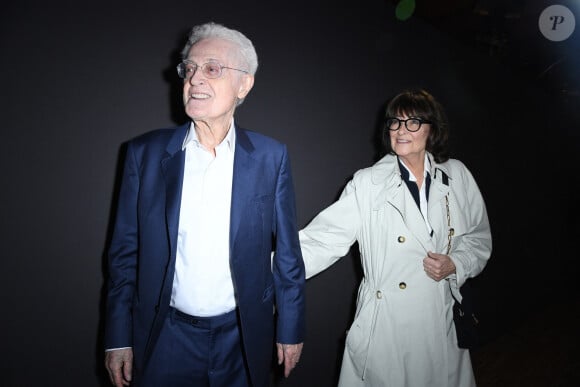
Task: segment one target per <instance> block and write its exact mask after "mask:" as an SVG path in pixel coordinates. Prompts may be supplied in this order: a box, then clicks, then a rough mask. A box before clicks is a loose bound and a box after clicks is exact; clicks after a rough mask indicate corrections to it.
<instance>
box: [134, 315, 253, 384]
mask: <svg viewBox="0 0 580 387" xmlns="http://www.w3.org/2000/svg"><path fill="white" fill-rule="evenodd" d="M139 385H140V386H142V387H165V386H167V387H248V386H249V385H250V382H249V377H248V372H247V367H246V365H245V362H244V356H243V349H242V345H241V339H240V328H239V324H238V318H237V313H236V311H235V310H234V311H232V312H229V313H226V314H224V315H221V316H216V317H194V316H190V315H187V314H185V313H182V312H180V311H177V310H175V309H171V311H170V313H169V315H168V316H167V318H166V320H165V323H164V325H163V328H162V329H161V333H160V335H159V339H158V341H157V344H156V346H155V348H154V350H153V353H152V354H151V358H150V360H149V362H148V366H147V368H146V369H145V372H144V374H143V378H142V380H141V383H139Z"/></svg>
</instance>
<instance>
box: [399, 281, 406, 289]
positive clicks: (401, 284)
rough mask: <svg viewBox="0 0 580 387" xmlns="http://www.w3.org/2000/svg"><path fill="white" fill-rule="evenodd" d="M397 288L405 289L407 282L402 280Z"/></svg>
mask: <svg viewBox="0 0 580 387" xmlns="http://www.w3.org/2000/svg"><path fill="white" fill-rule="evenodd" d="M399 289H401V290H405V289H407V284H406V283H404V282H400V283H399Z"/></svg>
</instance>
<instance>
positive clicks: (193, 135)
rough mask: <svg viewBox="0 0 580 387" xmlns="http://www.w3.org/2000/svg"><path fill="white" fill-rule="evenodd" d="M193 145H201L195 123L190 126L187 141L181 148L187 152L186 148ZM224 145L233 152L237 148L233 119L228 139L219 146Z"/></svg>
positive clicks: (186, 136)
mask: <svg viewBox="0 0 580 387" xmlns="http://www.w3.org/2000/svg"><path fill="white" fill-rule="evenodd" d="M191 143H195V144H196V145H197V146H200V145H201V144H200V143H199V139H198V138H197V132H196V131H195V126H194V123H193V121H192V122H191V124H190V125H189V130H188V131H187V134H186V135H185V139H184V140H183V145H182V146H181V150H185V148H187V146H188V145H190V144H191ZM222 144H223V145H226V146H227V148H228V149H229V150H230V151H232V152H233V150H234V148H235V144H236V126H235V125H234V120H233V119H232V123H231V124H230V128H229V130H228V133H227V134H226V137H225V138H224V139H223V141H222V142H221V143H220V144H219V145H218V146H222Z"/></svg>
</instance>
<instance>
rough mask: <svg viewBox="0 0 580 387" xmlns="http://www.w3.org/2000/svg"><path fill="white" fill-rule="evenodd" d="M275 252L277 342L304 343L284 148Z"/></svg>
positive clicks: (300, 271) (299, 266) (300, 276)
mask: <svg viewBox="0 0 580 387" xmlns="http://www.w3.org/2000/svg"><path fill="white" fill-rule="evenodd" d="M275 223H276V224H275V227H276V234H275V235H276V237H275V238H276V250H275V252H274V255H273V257H272V274H273V276H274V286H275V288H276V310H277V312H278V321H277V338H276V341H277V342H278V343H283V344H297V343H301V342H303V341H304V335H305V330H306V329H305V325H306V317H305V300H304V297H305V296H304V285H305V278H304V262H303V260H302V254H301V252H300V244H299V242H298V226H297V223H296V204H295V197H294V185H293V182H292V173H291V168H290V161H289V159H288V153H287V150H286V147H284V151H283V155H282V161H281V164H280V169H279V171H278V177H277V181H276V193H275Z"/></svg>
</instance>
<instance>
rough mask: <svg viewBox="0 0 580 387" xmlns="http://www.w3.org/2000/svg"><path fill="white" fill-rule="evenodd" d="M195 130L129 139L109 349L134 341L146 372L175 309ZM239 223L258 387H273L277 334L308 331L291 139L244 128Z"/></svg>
mask: <svg viewBox="0 0 580 387" xmlns="http://www.w3.org/2000/svg"><path fill="white" fill-rule="evenodd" d="M188 128H189V124H186V125H183V126H180V127H177V128H173V129H161V130H156V131H152V132H149V133H146V134H144V135H141V136H139V137H137V138H135V139H133V140H131V141H130V142H129V143H128V145H127V153H126V159H125V167H124V172H123V179H122V182H121V187H120V192H119V202H118V209H117V215H116V220H115V227H114V232H113V238H112V241H111V246H110V249H109V279H108V295H107V316H106V334H105V346H106V348H120V347H132V348H133V354H134V369H135V375H136V377H137V378H139V374H140V373H141V372H142V370H143V368H144V367H145V366H146V363H147V359H148V357H149V355H150V353H151V350H152V349H153V348H154V347H155V342H156V340H157V337H158V334H159V331H160V328H161V325H162V323H163V320H164V319H165V317H166V316H167V313H168V310H169V302H170V296H171V289H172V283H173V276H174V271H175V256H176V253H175V252H176V245H177V229H178V224H179V209H180V202H181V188H182V183H183V168H184V160H185V157H184V156H185V152H184V151H183V150H182V144H183V141H184V138H185V136H186V133H187V130H188ZM230 224H231V226H230V265H231V269H232V278H233V282H234V289H235V296H236V301H237V305H238V308H239V312H240V318H241V327H242V340H243V342H244V344H245V356H246V359H247V364H248V367H249V371H250V376H251V378H252V382H253V384H254V385H256V386H262V385H267V384H268V379H269V371H270V365H271V360H272V354H273V346H274V336H275V335H276V341H277V342H280V343H287V344H295V343H300V342H302V341H303V340H304V328H305V327H304V325H305V321H304V320H305V318H304V282H305V279H304V264H303V261H302V254H301V251H300V244H299V241H298V229H297V224H296V209H295V199H294V188H293V182H292V175H291V169H290V162H289V159H288V154H287V149H286V146H285V145H283V144H281V143H279V142H277V141H275V140H273V139H271V138H269V137H266V136H263V135H260V134H258V133H255V132H251V131H246V130H243V129H236V148H235V156H234V173H233V182H232V204H231V218H230ZM272 251H275V254H274V257H273V258H271V252H272ZM274 306H275V310H276V316H277V324H276V325H275V322H274V313H273V312H274ZM152 366H154V365H152Z"/></svg>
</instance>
